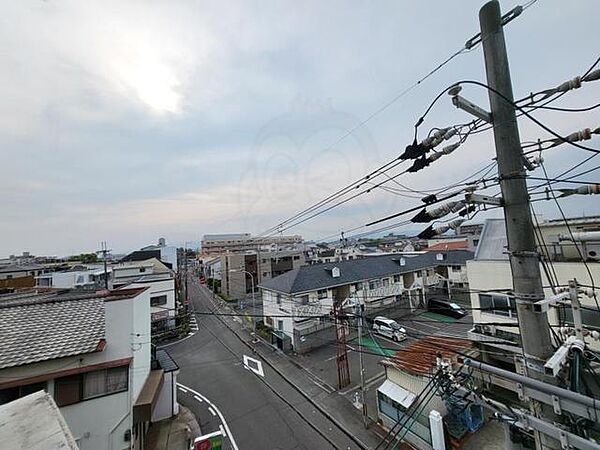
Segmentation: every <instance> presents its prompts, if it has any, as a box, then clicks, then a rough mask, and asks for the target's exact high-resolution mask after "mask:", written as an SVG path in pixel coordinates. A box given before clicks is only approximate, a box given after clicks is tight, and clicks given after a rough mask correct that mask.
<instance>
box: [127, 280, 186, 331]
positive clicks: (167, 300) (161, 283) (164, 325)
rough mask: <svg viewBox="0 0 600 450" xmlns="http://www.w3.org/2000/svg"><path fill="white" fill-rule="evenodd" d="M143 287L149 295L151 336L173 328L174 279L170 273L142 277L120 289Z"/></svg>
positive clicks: (175, 311)
mask: <svg viewBox="0 0 600 450" xmlns="http://www.w3.org/2000/svg"><path fill="white" fill-rule="evenodd" d="M139 287H145V288H148V294H149V295H150V319H151V324H152V334H153V335H154V334H156V333H160V332H162V331H166V330H170V329H172V328H173V327H175V316H176V315H177V308H176V305H175V297H176V295H175V278H174V277H173V274H171V273H168V272H167V273H157V274H152V275H144V276H142V277H139V278H137V279H136V280H135V281H133V282H131V283H129V284H127V285H125V286H123V287H122V288H120V289H131V288H139Z"/></svg>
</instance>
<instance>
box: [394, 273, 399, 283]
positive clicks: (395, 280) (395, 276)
mask: <svg viewBox="0 0 600 450" xmlns="http://www.w3.org/2000/svg"><path fill="white" fill-rule="evenodd" d="M394 283H400V275H394Z"/></svg>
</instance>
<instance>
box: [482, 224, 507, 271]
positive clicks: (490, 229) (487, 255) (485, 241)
mask: <svg viewBox="0 0 600 450" xmlns="http://www.w3.org/2000/svg"><path fill="white" fill-rule="evenodd" d="M507 246H508V240H507V238H506V227H505V225H504V219H487V220H486V221H485V224H484V226H483V231H482V232H481V237H480V238H479V244H478V245H477V251H476V252H475V259H476V260H485V261H508V254H507V253H506V248H507Z"/></svg>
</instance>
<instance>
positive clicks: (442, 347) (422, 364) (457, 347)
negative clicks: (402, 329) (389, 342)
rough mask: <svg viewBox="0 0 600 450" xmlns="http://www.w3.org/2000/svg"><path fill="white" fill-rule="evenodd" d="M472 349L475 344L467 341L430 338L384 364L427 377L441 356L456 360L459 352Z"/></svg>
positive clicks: (385, 361) (422, 340)
mask: <svg viewBox="0 0 600 450" xmlns="http://www.w3.org/2000/svg"><path fill="white" fill-rule="evenodd" d="M471 347H473V343H472V342H471V341H468V340H466V339H457V338H450V337H445V336H428V337H426V338H424V339H420V340H418V341H415V342H412V343H411V344H409V345H407V346H406V347H404V348H403V349H401V350H400V351H398V352H397V353H396V354H395V355H394V356H392V357H390V358H386V359H384V360H383V361H382V364H383V365H386V366H392V367H396V368H398V369H400V370H402V371H403V372H407V373H410V374H413V375H427V374H430V373H431V371H432V369H433V368H434V367H435V365H436V358H437V356H438V355H439V354H441V355H442V358H452V359H456V357H457V356H458V353H459V352H460V353H464V352H465V351H466V350H468V349H470V348H471Z"/></svg>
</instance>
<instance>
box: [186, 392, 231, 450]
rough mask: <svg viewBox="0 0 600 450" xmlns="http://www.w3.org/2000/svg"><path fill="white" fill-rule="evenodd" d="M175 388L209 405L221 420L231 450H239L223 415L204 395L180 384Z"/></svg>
mask: <svg viewBox="0 0 600 450" xmlns="http://www.w3.org/2000/svg"><path fill="white" fill-rule="evenodd" d="M177 386H179V387H180V388H181V387H184V388H185V389H188V390H189V391H190V392H192V393H193V394H195V395H197V396H198V397H200V398H201V399H202V400H204V401H205V402H206V403H208V404H209V405H210V407H209V409H210V408H213V410H212V411H216V412H217V414H218V415H219V419H221V423H222V424H223V428H224V429H225V431H226V432H227V437H228V438H229V442H231V447H232V448H233V450H239V448H238V446H237V444H236V442H235V439H234V438H233V435H232V434H231V430H230V429H229V425H227V422H226V421H225V417H223V414H222V413H221V411H219V408H217V407H216V406H215V405H214V404H213V403H212V402H211V401H210V400H209V399H207V398H206V397H205V396H204V395H202V394H200V393H199V392H196V391H195V390H193V389H191V388H189V387H187V386H183V385H182V384H180V383H177Z"/></svg>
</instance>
